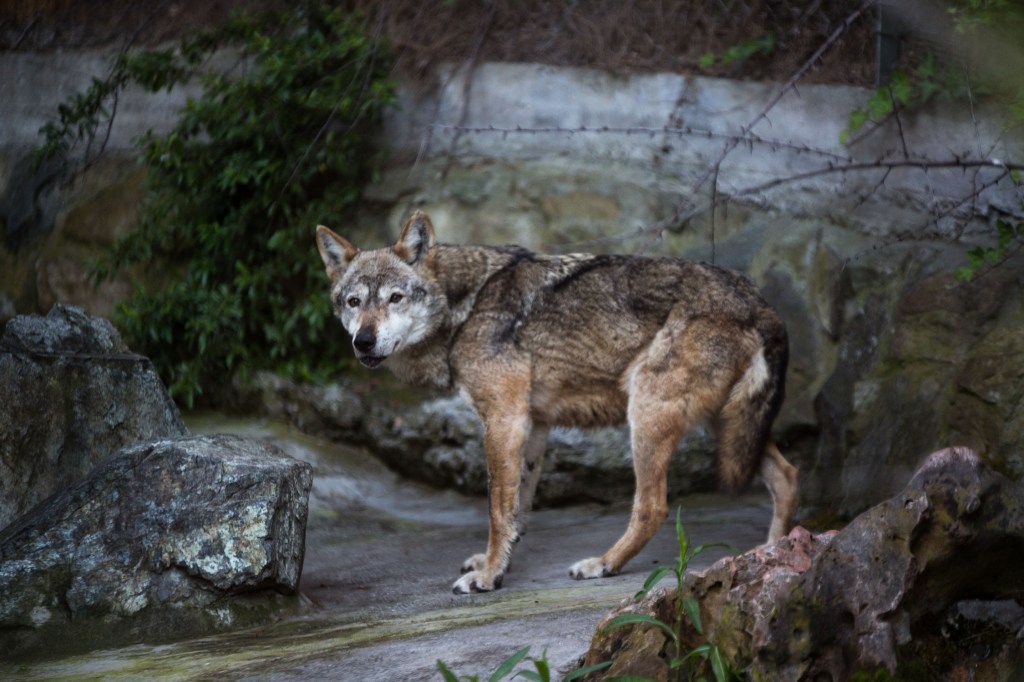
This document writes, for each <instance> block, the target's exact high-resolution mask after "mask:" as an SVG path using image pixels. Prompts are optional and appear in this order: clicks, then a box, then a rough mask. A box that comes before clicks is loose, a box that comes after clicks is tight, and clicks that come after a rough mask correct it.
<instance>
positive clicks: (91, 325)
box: [0, 305, 188, 528]
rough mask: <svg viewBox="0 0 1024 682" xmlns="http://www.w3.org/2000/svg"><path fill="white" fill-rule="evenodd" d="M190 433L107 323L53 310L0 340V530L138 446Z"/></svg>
mask: <svg viewBox="0 0 1024 682" xmlns="http://www.w3.org/2000/svg"><path fill="white" fill-rule="evenodd" d="M187 433H188V432H187V430H186V429H185V426H184V424H183V423H182V421H181V415H180V413H179V412H178V408H177V407H176V406H175V405H174V402H173V401H172V400H171V399H170V397H169V396H168V395H167V391H166V390H165V389H164V386H163V384H162V383H161V381H160V378H159V376H157V373H156V370H155V369H154V368H153V365H152V363H151V362H150V361H149V359H148V358H145V357H143V356H141V355H136V354H134V353H132V352H131V351H130V350H129V349H128V347H127V346H126V345H125V343H124V341H122V340H121V337H120V336H119V335H118V333H117V331H116V330H115V329H114V327H113V326H112V325H111V324H110V323H109V322H107V321H106V320H103V319H99V318H93V317H89V316H87V315H86V314H85V313H83V312H82V310H81V309H79V308H74V307H69V306H64V305H56V306H54V307H53V308H52V309H51V310H50V312H49V314H48V315H46V317H41V316H38V315H31V316H22V317H16V318H14V319H13V320H11V321H10V322H8V323H7V326H6V328H5V331H4V335H3V337H2V338H0V528H2V527H3V526H6V525H7V524H8V523H10V522H11V521H12V520H13V519H14V518H15V517H17V516H19V515H20V514H21V513H23V512H24V511H25V510H27V509H28V508H30V507H31V506H33V505H34V504H36V503H38V502H39V501H41V500H43V499H45V498H47V497H49V496H50V495H51V494H53V493H55V492H57V491H58V490H61V489H63V488H66V487H67V486H69V485H71V484H72V483H74V482H75V481H77V480H79V479H81V478H82V476H84V475H85V474H86V473H87V472H88V471H89V470H90V469H91V468H92V467H93V465H94V464H95V463H96V462H97V461H98V460H99V459H101V458H103V457H105V456H107V455H109V454H110V453H112V452H116V451H117V450H119V449H120V448H122V447H124V446H125V445H129V444H131V443H136V442H139V441H142V440H151V439H154V438H165V437H174V436H183V435H186V434H187Z"/></svg>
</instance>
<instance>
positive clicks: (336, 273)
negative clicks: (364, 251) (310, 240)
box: [316, 225, 359, 282]
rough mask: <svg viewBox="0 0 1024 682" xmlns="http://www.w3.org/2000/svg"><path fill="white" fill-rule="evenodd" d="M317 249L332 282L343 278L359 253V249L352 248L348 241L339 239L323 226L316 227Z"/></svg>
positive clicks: (342, 238)
mask: <svg viewBox="0 0 1024 682" xmlns="http://www.w3.org/2000/svg"><path fill="white" fill-rule="evenodd" d="M316 248H318V249H319V250H320V257H321V258H323V259H324V267H325V268H327V276H328V277H329V278H330V280H331V281H332V282H333V281H335V280H336V279H338V278H339V277H341V275H342V274H343V273H344V272H345V268H347V267H348V264H349V263H351V262H352V259H353V258H355V257H356V254H357V253H359V249H357V248H356V247H354V246H352V245H351V244H350V243H349V242H348V240H347V239H345V238H344V237H339V236H338V235H336V234H334V233H333V232H331V231H330V230H329V229H327V228H326V227H324V226H323V225H317V226H316Z"/></svg>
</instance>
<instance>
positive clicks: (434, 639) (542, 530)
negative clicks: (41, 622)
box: [0, 417, 771, 680]
mask: <svg viewBox="0 0 1024 682" xmlns="http://www.w3.org/2000/svg"><path fill="white" fill-rule="evenodd" d="M189 427H190V428H191V429H192V430H193V431H194V432H196V433H210V432H216V431H227V432H233V433H241V434H244V435H255V436H260V437H266V438H269V439H270V440H272V441H274V442H276V443H277V444H279V445H281V446H282V447H284V448H285V449H286V450H287V451H288V452H289V453H290V454H292V455H293V456H295V457H298V458H301V459H305V460H308V461H311V462H312V463H313V464H314V465H315V471H316V473H315V480H314V488H313V493H312V496H311V500H310V520H309V527H308V531H307V544H306V560H305V566H304V570H303V576H302V587H301V591H302V597H301V600H302V608H301V609H300V611H301V612H300V613H299V614H298V615H294V616H289V617H287V618H283V619H282V620H281V621H279V622H277V623H274V624H270V625H267V626H263V627H260V628H256V629H250V630H244V631H237V632H232V633H227V634H222V635H218V636H213V637H205V638H198V639H191V640H186V641H180V642H175V643H162V644H155V645H149V644H142V645H134V646H129V647H120V648H119V647H116V646H115V647H112V648H110V649H108V650H104V651H94V652H90V653H88V654H84V655H74V656H68V657H62V658H51V659H49V660H40V661H33V662H27V663H19V664H16V665H5V664H4V663H2V662H0V679H5V680H43V679H45V680H59V679H74V680H90V679H95V680H99V679H103V680H113V679H161V680H181V679H190V680H191V679H211V680H212V679H217V680H225V679H230V680H292V679H325V680H440V679H441V676H440V674H439V672H438V670H437V667H436V661H437V659H442V660H443V661H445V663H446V664H447V665H448V667H449V668H451V669H452V670H453V671H455V672H456V673H458V674H459V675H460V676H463V675H471V674H479V675H481V677H482V678H484V679H486V678H487V677H488V676H489V675H490V673H491V672H492V671H493V670H494V669H495V668H496V667H497V665H498V664H499V663H500V662H501V661H502V660H504V659H505V658H506V657H508V656H509V655H511V654H512V653H513V652H515V651H516V650H518V649H520V648H522V647H524V646H527V645H529V646H530V648H531V653H532V654H533V655H537V656H539V655H540V654H541V653H543V652H544V651H545V650H546V652H547V658H548V661H549V662H550V664H551V666H552V668H553V669H554V670H558V671H562V672H566V671H568V670H570V669H571V668H572V667H573V664H574V663H575V661H576V659H577V658H578V657H579V656H580V655H581V654H582V653H583V652H584V650H585V649H586V647H587V645H588V643H589V640H590V638H591V636H592V635H593V631H594V627H595V625H596V624H597V622H598V620H599V619H600V617H601V615H603V614H604V613H605V612H607V611H608V610H610V609H611V608H612V607H613V606H614V605H616V604H617V603H618V602H620V601H621V600H622V599H624V598H627V597H629V596H630V595H632V594H634V593H635V592H636V591H637V590H638V589H639V588H640V586H641V585H642V583H643V580H644V578H645V577H646V575H647V573H648V571H649V570H650V569H651V568H653V567H654V566H656V565H657V564H658V563H659V562H660V563H665V562H672V561H673V560H674V557H675V556H676V547H675V538H674V529H673V524H672V523H671V522H668V523H666V524H665V526H664V527H663V528H662V529H661V531H660V532H659V534H658V535H657V536H656V538H655V539H654V540H653V541H652V542H651V543H650V544H649V545H648V546H647V547H646V548H645V549H644V551H643V552H642V553H641V554H640V555H639V556H638V557H637V558H635V559H634V560H633V562H631V563H630V565H629V566H627V568H626V571H625V572H624V573H623V574H622V575H619V576H615V577H611V578H604V579H599V580H592V581H582V582H577V581H573V580H571V579H570V578H569V577H568V567H569V565H570V564H571V563H573V562H574V561H575V560H577V559H580V558H584V557H588V556H594V555H597V554H599V553H601V552H602V551H603V550H604V549H606V548H607V547H608V546H609V545H610V544H611V543H612V542H613V541H614V540H615V539H616V538H617V537H618V535H619V534H620V533H621V532H622V530H623V529H624V528H625V525H626V520H627V518H628V510H627V509H626V508H625V507H623V508H617V509H612V508H607V507H597V506H589V507H570V508H563V509H551V510H542V511H540V512H537V513H535V514H533V515H532V517H531V519H532V521H531V524H530V528H529V532H528V533H527V535H526V536H525V537H524V539H523V541H522V542H521V543H520V544H519V546H518V547H517V548H516V553H515V555H514V556H513V562H512V567H511V570H510V571H509V573H508V574H507V575H506V577H505V585H504V587H503V589H501V590H499V591H497V592H493V593H489V594H479V595H469V596H456V595H454V594H452V593H451V591H450V586H451V583H452V582H453V581H454V580H455V579H456V578H457V577H458V566H459V564H460V563H461V562H462V560H463V559H465V558H466V557H467V556H469V555H470V554H473V553H475V552H478V551H482V549H483V548H484V545H485V543H486V538H487V522H486V502H485V500H483V499H479V498H469V497H463V496H459V495H456V494H454V493H450V492H438V491H436V490H433V489H430V488H427V487H425V486H421V485H418V484H414V483H411V482H408V481H406V480H402V479H400V478H398V477H397V476H396V475H394V474H393V473H391V472H390V471H388V470H387V469H385V468H384V467H383V466H382V465H381V464H379V463H378V462H377V461H376V460H374V459H373V458H372V457H370V456H368V455H366V454H365V453H363V452H361V451H359V450H354V449H351V448H346V447H343V446H338V445H334V444H330V443H327V442H324V441H321V440H317V439H312V438H309V437H306V436H303V435H301V434H298V433H296V432H294V431H290V430H288V429H286V428H285V427H282V426H279V425H276V424H272V423H266V422H255V421H228V420H224V419H222V418H219V417H196V418H193V419H192V420H190V423H189ZM679 504H682V505H683V519H684V524H685V526H686V529H687V532H688V533H689V534H690V536H691V540H692V542H693V543H695V544H697V543H713V542H724V543H728V544H729V545H731V546H732V547H734V548H735V549H736V550H737V551H744V550H747V549H749V548H751V547H753V546H755V545H756V544H758V543H759V542H761V541H763V539H764V537H765V535H766V533H767V528H768V521H769V518H770V515H771V508H770V501H769V499H768V497H767V495H764V494H761V493H760V487H759V486H758V487H757V490H756V492H754V493H752V494H750V495H747V496H744V497H740V498H738V499H729V498H725V497H720V496H691V497H689V498H687V499H685V500H681V501H679ZM724 552H725V550H722V549H713V550H709V551H708V552H707V553H705V554H703V555H701V557H699V559H698V560H697V561H696V562H695V564H694V565H695V566H706V565H709V564H710V563H711V561H713V560H714V559H715V558H717V557H719V556H722V555H723V554H724Z"/></svg>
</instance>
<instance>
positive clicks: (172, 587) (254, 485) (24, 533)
mask: <svg viewBox="0 0 1024 682" xmlns="http://www.w3.org/2000/svg"><path fill="white" fill-rule="evenodd" d="M311 486H312V468H311V466H310V465H309V464H308V463H305V462H299V461H298V460H295V459H292V458H291V457H288V456H287V455H285V454H283V453H282V452H281V451H280V450H278V449H277V448H276V447H275V446H272V445H269V444H267V443H264V442H262V441H257V440H251V439H243V438H240V437H236V436H223V435H221V436H194V437H188V438H180V439H168V440H157V441H151V442H147V443H140V444H137V445H133V446H130V447H127V448H125V449H124V450H122V451H120V452H119V453H117V454H116V455H114V456H112V457H110V458H108V459H106V460H105V461H103V462H102V463H101V464H100V465H98V466H97V467H96V468H95V469H93V471H92V472H91V473H90V475H89V476H88V477H86V478H85V479H84V480H82V481H80V482H79V483H77V484H76V485H74V486H72V487H70V488H68V489H66V490H64V491H62V492H60V493H58V494H56V495H54V496H53V497H51V498H49V499H48V500H46V501H45V502H43V503H41V504H40V505H38V506H37V507H35V508H34V509H32V510H31V511H30V512H28V513H27V514H25V515H24V516H22V517H21V518H20V519H18V520H17V521H15V522H14V523H13V524H11V525H10V526H8V527H7V528H6V529H5V530H4V531H3V532H2V533H0V649H2V648H5V647H6V650H8V651H22V650H31V649H33V648H37V647H39V646H41V645H43V643H45V642H46V641H52V640H53V638H54V637H59V636H61V635H62V634H68V633H74V636H75V638H76V639H81V640H82V641H83V642H85V641H87V640H90V638H92V637H99V636H100V635H101V634H103V635H105V636H106V637H108V638H109V637H110V632H111V630H116V629H118V628H121V629H123V630H125V631H126V634H125V636H130V637H140V636H145V637H156V638H166V637H171V636H177V635H181V634H183V633H194V632H195V631H197V630H198V631H204V630H210V629H218V628H223V627H227V626H233V625H234V626H237V625H239V624H242V623H244V622H247V621H252V620H254V619H255V620H259V618H261V617H265V615H266V613H265V612H266V610H267V609H268V607H269V606H273V602H274V597H273V595H271V596H269V597H267V598H264V599H262V600H258V599H256V598H255V597H254V593H257V592H258V591H268V590H269V591H272V592H275V593H281V594H293V593H294V592H295V591H296V590H297V589H298V585H299V577H300V575H301V572H302V561H303V557H304V553H305V527H306V518H307V512H308V497H309V490H310V487H311ZM239 595H240V596H242V597H243V598H242V599H241V600H234V599H232V600H228V599H225V597H229V596H231V597H234V596H239ZM128 633H131V634H128Z"/></svg>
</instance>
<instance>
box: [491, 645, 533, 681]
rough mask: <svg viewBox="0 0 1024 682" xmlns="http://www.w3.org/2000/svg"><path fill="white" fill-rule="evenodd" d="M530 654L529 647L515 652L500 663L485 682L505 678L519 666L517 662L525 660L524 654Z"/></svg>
mask: <svg viewBox="0 0 1024 682" xmlns="http://www.w3.org/2000/svg"><path fill="white" fill-rule="evenodd" d="M528 653H530V647H528V646H524V647H523V648H522V649H520V650H519V651H517V652H515V653H514V654H512V655H511V656H509V657H508V658H506V659H505V660H504V661H502V662H501V665H499V666H498V667H497V668H496V669H495V670H494V672H493V673H491V676H490V677H488V678H487V682H498V680H500V679H501V678H503V677H505V676H507V675H508V674H509V673H510V672H512V669H513V668H515V667H516V666H517V665H519V662H520V661H521V660H523V659H524V658H526V654H528Z"/></svg>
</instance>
